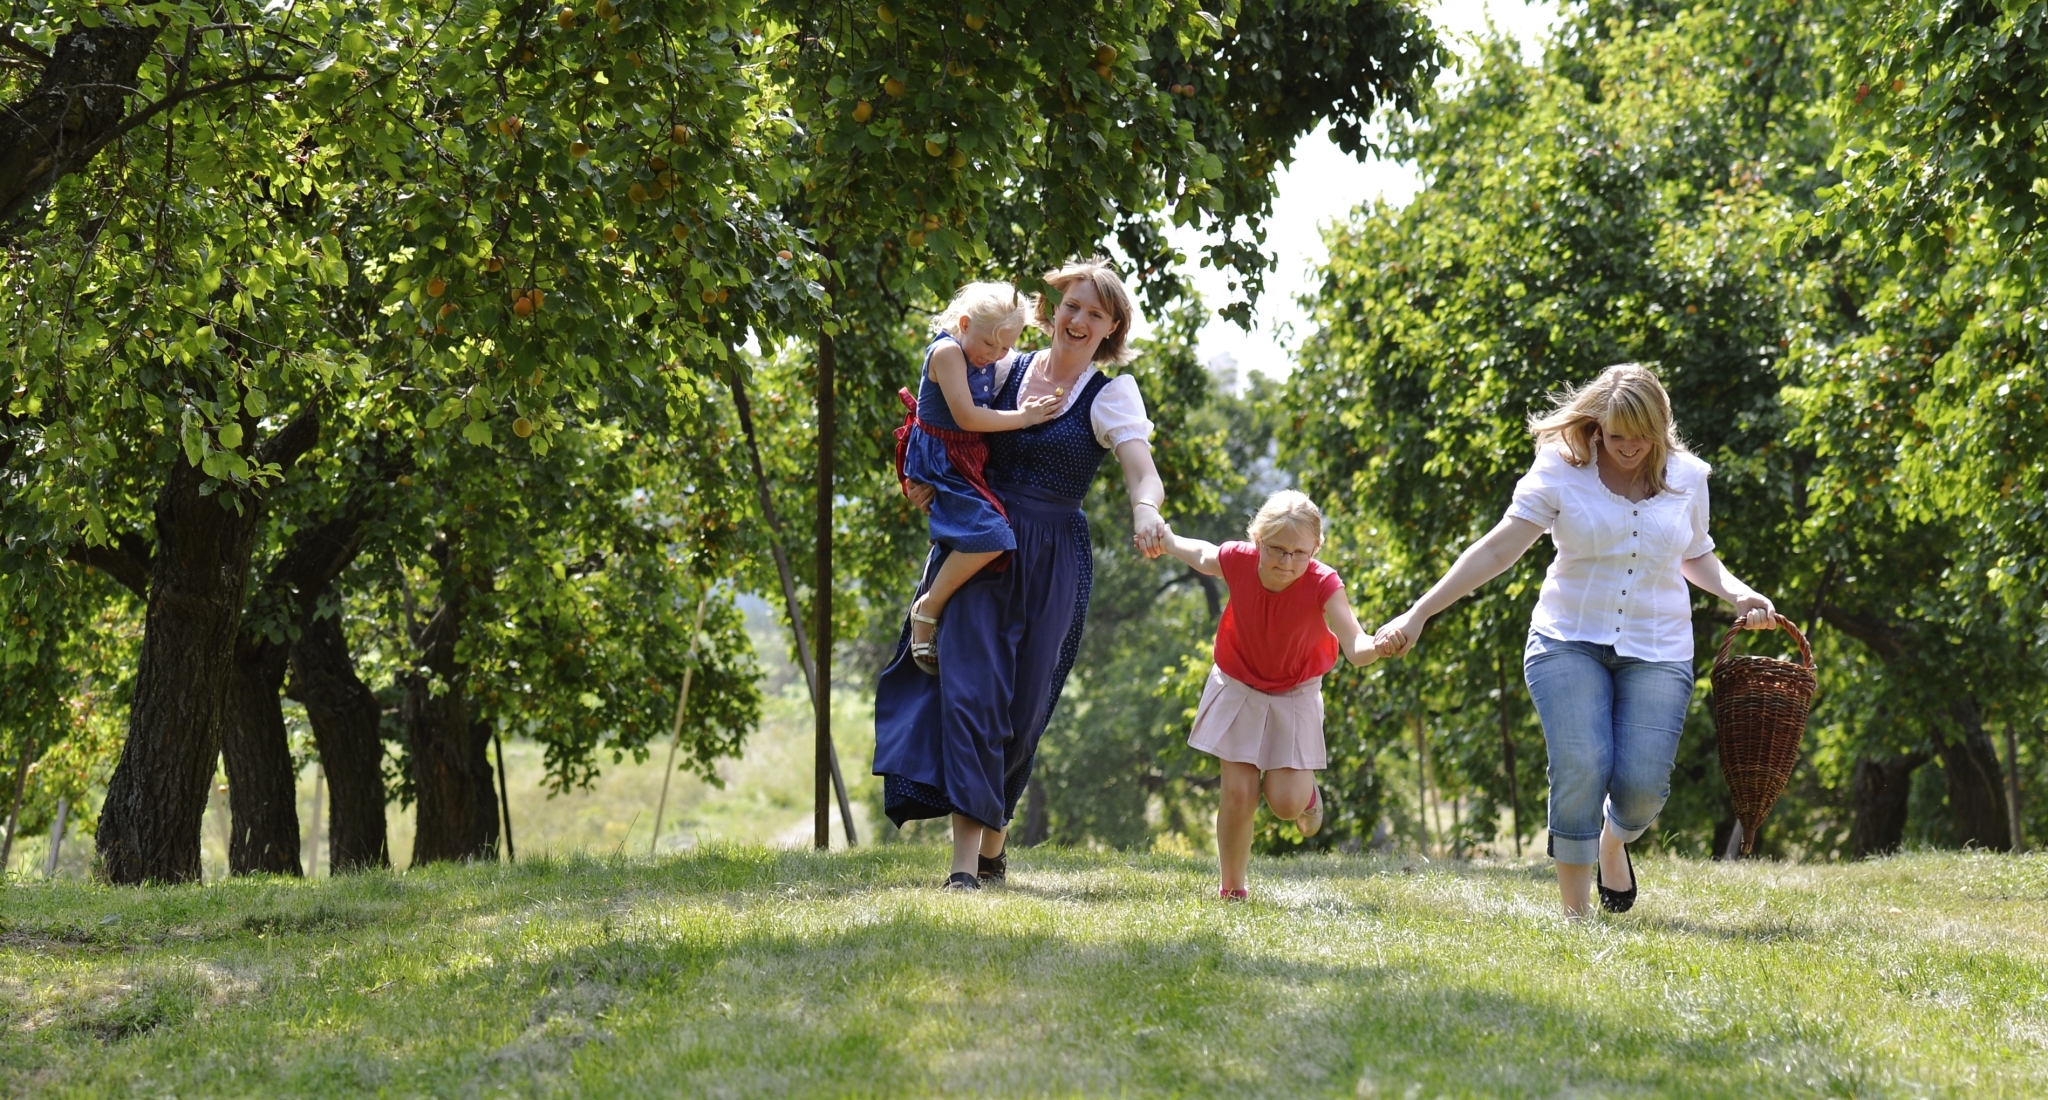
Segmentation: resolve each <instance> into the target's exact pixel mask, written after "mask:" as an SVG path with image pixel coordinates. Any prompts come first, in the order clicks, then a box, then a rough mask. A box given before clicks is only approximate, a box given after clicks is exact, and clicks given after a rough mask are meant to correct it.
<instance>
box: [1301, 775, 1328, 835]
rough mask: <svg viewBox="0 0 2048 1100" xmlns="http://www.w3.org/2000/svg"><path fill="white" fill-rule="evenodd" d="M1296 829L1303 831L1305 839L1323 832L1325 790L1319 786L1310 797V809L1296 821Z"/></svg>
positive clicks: (1304, 811)
mask: <svg viewBox="0 0 2048 1100" xmlns="http://www.w3.org/2000/svg"><path fill="white" fill-rule="evenodd" d="M1294 827H1295V828H1297V829H1300V830H1301V835H1302V836H1303V837H1311V836H1314V835H1316V834H1317V833H1320V832H1322V831H1323V788H1322V787H1320V786H1318V787H1316V788H1315V793H1313V794H1311V795H1309V798H1308V808H1307V809H1305V810H1303V811H1301V816H1300V817H1297V818H1295V819H1294Z"/></svg>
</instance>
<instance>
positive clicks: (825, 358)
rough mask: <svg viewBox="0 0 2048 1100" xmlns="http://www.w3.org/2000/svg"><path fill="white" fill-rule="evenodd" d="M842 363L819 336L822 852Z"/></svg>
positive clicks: (827, 833)
mask: <svg viewBox="0 0 2048 1100" xmlns="http://www.w3.org/2000/svg"><path fill="white" fill-rule="evenodd" d="M836 362H837V351H836V348H835V346H834V344H833V342H832V336H831V335H830V334H829V333H827V334H824V335H821V336H819V337H818V499H817V506H818V525H817V532H816V539H817V542H816V549H815V550H814V551H813V552H812V561H813V563H814V564H815V565H816V567H817V575H816V576H815V578H814V579H813V580H812V584H811V599H812V600H813V602H814V603H815V605H816V611H817V616H818V621H817V626H816V627H815V629H814V630H813V632H812V635H811V643H812V644H813V645H814V646H816V647H817V656H815V657H813V658H812V661H813V663H815V664H816V665H817V668H818V679H817V682H816V683H815V684H814V685H813V689H814V690H815V692H816V694H815V695H814V696H813V697H812V699H811V713H812V718H813V722H812V725H813V728H814V729H815V731H816V739H817V752H816V760H815V762H814V763H813V766H812V769H811V771H812V775H813V776H814V777H815V779H816V782H815V783H814V784H813V786H814V788H815V795H816V797H815V799H814V804H815V806H816V807H817V809H816V812H815V813H814V815H813V821H812V829H811V838H812V843H813V846H814V847H816V848H817V849H818V850H819V851H821V852H822V851H824V850H826V849H828V848H830V847H832V813H831V810H830V809H829V808H828V806H829V803H830V800H831V797H832V792H831V786H832V755H833V752H832V493H833V471H832V464H833V459H834V457H835V454H834V452H835V451H836V450H837V436H838V428H839V412H838V406H837V403H836V402H837V397H836V393H835V389H834V387H835V382H834V378H833V374H834V370H835V366H836Z"/></svg>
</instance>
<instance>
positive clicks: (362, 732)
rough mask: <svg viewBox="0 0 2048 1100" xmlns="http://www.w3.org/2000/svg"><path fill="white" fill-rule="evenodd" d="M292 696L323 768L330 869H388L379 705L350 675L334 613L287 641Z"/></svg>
mask: <svg viewBox="0 0 2048 1100" xmlns="http://www.w3.org/2000/svg"><path fill="white" fill-rule="evenodd" d="M291 665H292V679H291V688H290V691H291V697H292V698H294V699H297V700H298V701H299V703H300V704H301V705H303V706H304V707H305V708H306V717H307V719H308V720H310V721H311V723H312V725H313V743H314V745H316V746H317V747H318V748H319V750H320V763H321V766H322V767H323V768H325V769H326V771H327V795H328V799H327V801H328V811H327V813H328V818H327V823H328V824H327V853H328V857H327V858H328V864H327V865H328V868H329V869H330V871H331V872H332V873H334V874H341V873H343V872H346V871H354V870H359V869H361V868H365V867H389V866H391V848H390V844H389V841H388V840H387V839H386V836H385V831H384V803H385V792H384V738H383V734H382V730H381V725H382V719H383V708H382V707H381V706H380V705H379V704H378V702H377V697H376V696H375V695H373V694H371V693H370V688H369V686H368V685H367V684H364V683H363V681H362V680H361V679H360V678H359V677H357V676H356V666H355V661H354V660H352V659H351V658H350V657H349V653H348V639H347V638H346V637H345V636H344V635H343V634H342V632H341V620H340V619H339V618H337V617H335V616H331V615H330V616H326V617H323V618H317V619H314V620H313V621H312V622H310V623H307V624H306V628H305V630H304V631H303V632H302V633H301V634H300V635H299V640H298V641H297V642H296V643H294V644H293V646H292V655H291Z"/></svg>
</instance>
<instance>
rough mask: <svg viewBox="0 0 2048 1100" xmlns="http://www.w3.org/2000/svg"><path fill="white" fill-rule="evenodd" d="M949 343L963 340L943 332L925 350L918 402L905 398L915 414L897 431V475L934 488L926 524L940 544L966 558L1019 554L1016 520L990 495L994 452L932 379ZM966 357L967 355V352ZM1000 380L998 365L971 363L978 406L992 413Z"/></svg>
mask: <svg viewBox="0 0 2048 1100" xmlns="http://www.w3.org/2000/svg"><path fill="white" fill-rule="evenodd" d="M948 343H951V344H954V345H958V344H959V341H958V340H956V339H954V338H953V334H952V333H950V332H941V333H940V334H939V335H938V336H937V337H936V338H935V339H933V340H932V342H931V343H930V344H929V345H927V346H926V347H925V349H924V374H923V376H922V378H921V379H920V380H919V382H918V388H917V400H916V401H915V402H912V401H910V400H909V397H908V395H907V394H906V395H904V403H905V404H906V405H909V406H910V415H909V416H908V417H906V418H904V422H903V427H902V428H901V429H899V430H898V431H897V440H898V444H897V447H898V450H897V476H898V477H900V478H903V479H905V480H908V481H921V482H923V483H924V484H926V485H929V486H931V487H932V490H933V492H932V504H931V510H930V512H929V513H928V514H927V520H926V522H927V526H928V527H929V529H930V532H931V540H932V541H933V542H934V543H937V544H938V545H940V546H943V547H945V548H946V549H948V550H952V551H955V552H958V553H963V554H977V553H988V552H995V551H1003V550H1015V549H1016V548H1017V539H1016V537H1015V536H1014V535H1012V534H1011V532H1010V521H1009V519H1008V517H1006V516H1004V515H1003V513H1002V510H1001V509H1000V508H998V507H996V504H995V502H994V501H992V500H990V499H989V494H988V492H987V491H986V489H987V483H986V481H985V480H984V479H983V471H982V468H981V462H982V460H983V459H984V457H985V456H986V455H987V453H988V451H987V446H986V444H985V443H984V437H983V436H982V435H981V434H980V433H977V432H966V431H962V430H961V428H960V425H959V423H958V422H957V421H955V420H954V419H953V410H952V409H951V408H950V407H949V406H948V405H947V404H946V393H945V391H944V390H942V389H940V388H939V384H938V382H936V381H935V380H933V378H932V353H934V352H936V351H938V350H939V348H941V347H943V346H945V345H946V344H948ZM961 354H962V356H965V355H966V349H965V348H962V349H961ZM995 375H996V368H995V364H993V363H991V364H989V365H988V366H985V367H977V366H975V365H974V361H973V360H972V359H969V360H968V361H967V392H968V394H969V396H970V397H972V398H973V400H974V403H975V404H976V405H979V406H982V407H983V408H987V407H988V404H989V402H990V401H993V400H994V399H995ZM976 482H982V484H979V485H977V484H976Z"/></svg>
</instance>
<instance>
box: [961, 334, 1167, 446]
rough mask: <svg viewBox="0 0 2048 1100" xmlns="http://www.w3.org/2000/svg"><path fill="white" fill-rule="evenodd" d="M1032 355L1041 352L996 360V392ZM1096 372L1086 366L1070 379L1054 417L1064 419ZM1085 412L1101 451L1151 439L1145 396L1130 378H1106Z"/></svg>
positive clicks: (1149, 419)
mask: <svg viewBox="0 0 2048 1100" xmlns="http://www.w3.org/2000/svg"><path fill="white" fill-rule="evenodd" d="M1034 354H1043V353H1042V352H1022V351H1020V352H1013V353H1012V354H1010V355H1009V356H1007V357H1006V358H1004V359H1001V360H999V361H998V362H997V363H996V374H995V388H996V390H997V391H998V392H1001V390H1002V388H1003V386H1004V385H1006V384H1007V383H1008V382H1009V379H1010V371H1012V370H1014V369H1016V368H1017V367H1019V366H1022V365H1023V363H1024V361H1025V360H1026V359H1028V358H1030V357H1031V356H1032V355H1034ZM1097 373H1098V372H1097V370H1096V368H1095V364H1093V363H1090V364H1088V369H1087V370H1084V371H1082V372H1081V376H1080V377H1079V378H1076V379H1074V384H1073V385H1072V386H1068V387H1066V391H1067V392H1066V393H1064V394H1061V395H1060V404H1059V409H1060V411H1059V412H1058V413H1056V414H1054V415H1056V416H1065V415H1066V414H1067V410H1068V409H1071V408H1073V407H1074V402H1075V401H1076V400H1078V399H1079V398H1080V396H1081V391H1082V390H1085V389H1087V388H1088V380H1089V379H1091V378H1093V377H1095V375H1096V374H1097ZM1088 412H1089V416H1088V425H1089V427H1091V428H1093V429H1094V430H1095V442H1097V443H1099V444H1101V445H1102V447H1103V449H1104V450H1110V451H1114V450H1116V448H1117V445H1118V444H1120V443H1123V442H1124V441H1126V440H1131V439H1147V440H1149V439H1151V438H1152V419H1151V418H1150V417H1149V416H1147V415H1146V413H1145V396H1144V395H1143V394H1141V393H1139V392H1138V380H1137V379H1136V378H1134V377H1132V376H1131V375H1128V374H1119V375H1117V376H1116V377H1115V378H1112V379H1110V380H1109V384H1108V385H1106V386H1104V387H1102V392H1101V393H1098V394H1096V395H1095V407H1094V408H1092V409H1090V410H1088Z"/></svg>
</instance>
